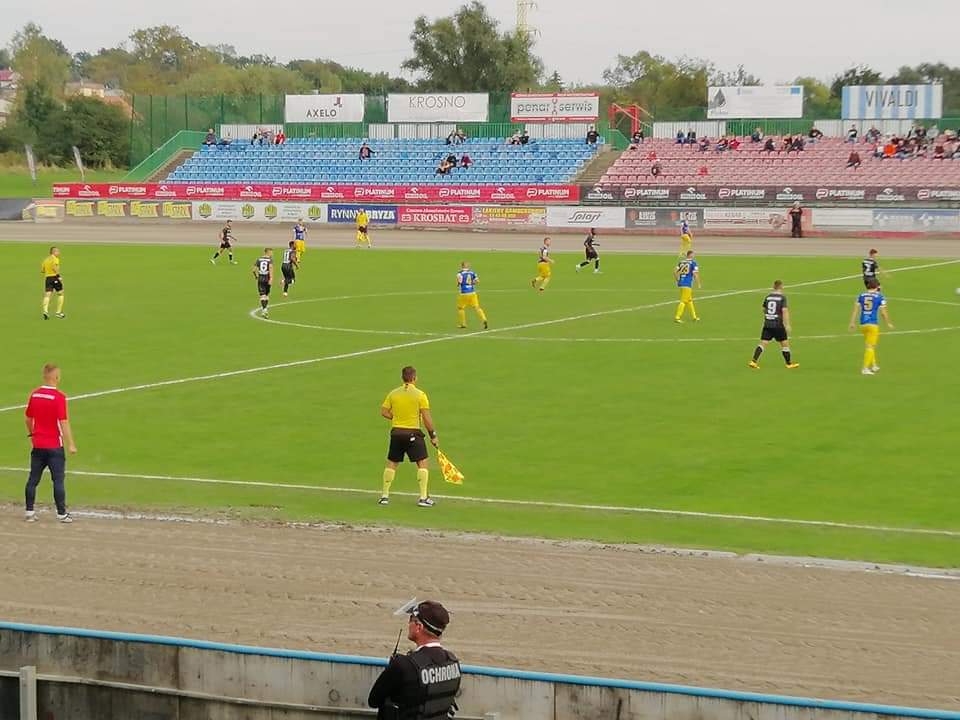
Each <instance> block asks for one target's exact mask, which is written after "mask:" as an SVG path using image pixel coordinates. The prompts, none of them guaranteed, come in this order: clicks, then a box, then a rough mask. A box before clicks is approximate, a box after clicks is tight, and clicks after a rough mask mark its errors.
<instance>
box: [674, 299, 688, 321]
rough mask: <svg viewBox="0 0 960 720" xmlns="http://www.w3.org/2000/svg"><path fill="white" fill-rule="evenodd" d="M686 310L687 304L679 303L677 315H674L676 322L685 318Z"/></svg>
mask: <svg viewBox="0 0 960 720" xmlns="http://www.w3.org/2000/svg"><path fill="white" fill-rule="evenodd" d="M686 308H687V304H686V303H684V302H681V303H679V304H678V305H677V313H676V315H674V319H675V320H679V319H680V318H682V317H683V311H684V310H686Z"/></svg>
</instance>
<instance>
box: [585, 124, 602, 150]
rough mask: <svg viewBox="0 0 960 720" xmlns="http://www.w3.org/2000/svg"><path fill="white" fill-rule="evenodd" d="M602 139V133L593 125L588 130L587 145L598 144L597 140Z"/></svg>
mask: <svg viewBox="0 0 960 720" xmlns="http://www.w3.org/2000/svg"><path fill="white" fill-rule="evenodd" d="M599 139H600V133H598V132H597V129H596V128H595V127H594V126H593V125H591V126H590V129H589V130H587V145H596V144H597V140H599Z"/></svg>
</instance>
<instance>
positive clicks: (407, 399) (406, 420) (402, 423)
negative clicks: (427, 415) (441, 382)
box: [383, 383, 430, 430]
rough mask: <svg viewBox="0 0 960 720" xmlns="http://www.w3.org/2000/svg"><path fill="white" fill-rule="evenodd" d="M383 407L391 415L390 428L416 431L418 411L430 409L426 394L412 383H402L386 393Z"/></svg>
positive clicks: (418, 417) (418, 425) (418, 424)
mask: <svg viewBox="0 0 960 720" xmlns="http://www.w3.org/2000/svg"><path fill="white" fill-rule="evenodd" d="M383 407H385V408H386V409H388V410H390V411H391V412H392V413H393V420H391V422H390V426H391V427H395V428H404V429H407V430H417V429H419V428H420V411H421V410H429V409H430V401H429V400H428V399H427V394H426V393H425V392H423V390H420V389H419V388H418V387H417V386H416V385H414V384H413V383H404V384H403V385H401V386H400V387H398V388H396V389H394V390H391V391H390V392H389V393H387V397H386V398H384V400H383Z"/></svg>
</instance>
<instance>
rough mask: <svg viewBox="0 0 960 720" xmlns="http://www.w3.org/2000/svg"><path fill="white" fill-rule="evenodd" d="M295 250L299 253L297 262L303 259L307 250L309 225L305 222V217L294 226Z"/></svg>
mask: <svg viewBox="0 0 960 720" xmlns="http://www.w3.org/2000/svg"><path fill="white" fill-rule="evenodd" d="M293 250H294V252H296V254H297V262H299V261H300V260H302V259H303V254H304V253H305V252H306V251H307V226H306V225H304V224H303V218H300V219H299V220H297V224H296V225H294V226H293Z"/></svg>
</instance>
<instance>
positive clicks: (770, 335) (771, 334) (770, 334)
mask: <svg viewBox="0 0 960 720" xmlns="http://www.w3.org/2000/svg"><path fill="white" fill-rule="evenodd" d="M760 339H761V340H766V341H767V342H769V341H770V340H776V341H777V342H786V341H787V329H786V328H785V327H784V326H783V325H778V326H777V327H767V326H766V325H764V326H763V330H761V331H760Z"/></svg>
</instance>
